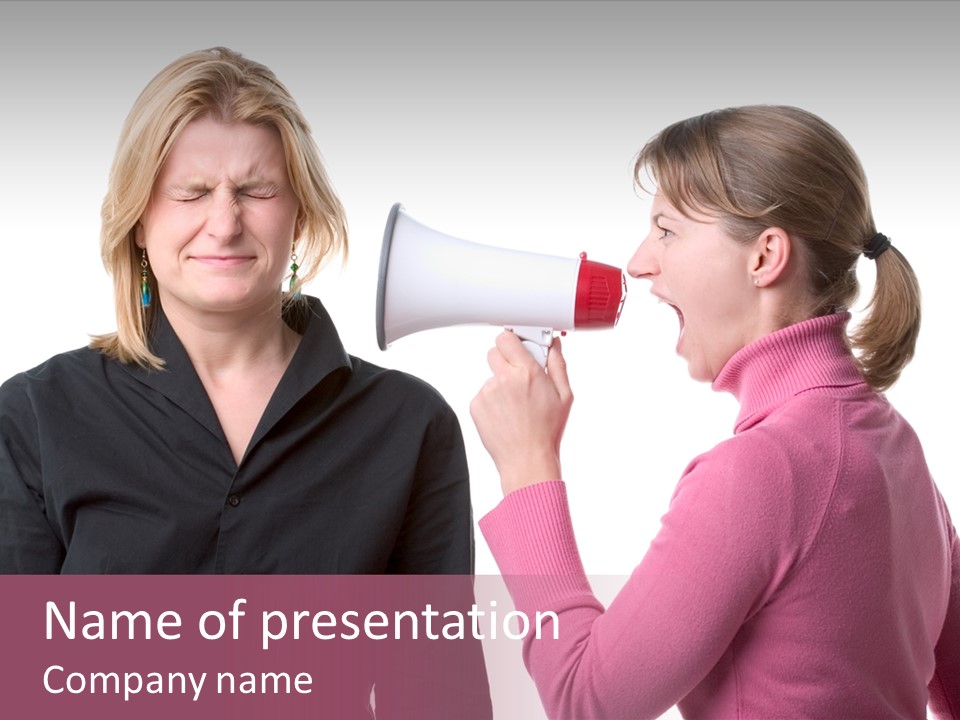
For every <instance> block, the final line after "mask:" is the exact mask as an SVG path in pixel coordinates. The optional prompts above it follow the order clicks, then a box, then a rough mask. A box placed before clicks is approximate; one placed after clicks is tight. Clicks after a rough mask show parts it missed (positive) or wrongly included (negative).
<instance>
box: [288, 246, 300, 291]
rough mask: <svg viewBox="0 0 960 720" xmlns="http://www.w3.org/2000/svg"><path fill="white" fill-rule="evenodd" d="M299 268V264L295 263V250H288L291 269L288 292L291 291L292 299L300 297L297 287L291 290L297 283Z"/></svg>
mask: <svg viewBox="0 0 960 720" xmlns="http://www.w3.org/2000/svg"><path fill="white" fill-rule="evenodd" d="M299 269H300V266H299V265H297V253H296V251H291V252H290V271H291V272H292V273H293V274H292V275H291V276H290V288H289V289H290V292H292V293H293V297H294V299H298V298H299V297H300V289H299V288H297V290H296V292H294V290H293V288H294V286H295V285H296V284H297V270H299Z"/></svg>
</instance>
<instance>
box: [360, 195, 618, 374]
mask: <svg viewBox="0 0 960 720" xmlns="http://www.w3.org/2000/svg"><path fill="white" fill-rule="evenodd" d="M626 291H627V286H626V279H625V278H624V276H623V272H622V271H621V270H620V269H619V268H615V267H612V266H610V265H603V264H602V263H598V262H593V261H592V260H587V258H586V253H581V254H580V256H579V257H577V258H562V257H554V256H552V255H543V254H540V253H531V252H522V251H517V250H507V249H504V248H498V247H491V246H489V245H481V244H478V243H473V242H469V241H467V240H461V239H460V238H456V237H452V236H450V235H445V234H443V233H441V232H438V231H436V230H433V229H431V228H429V227H427V226H426V225H423V224H422V223H420V222H417V221H416V220H414V219H413V218H411V217H410V216H409V215H408V214H407V213H406V212H405V211H404V209H403V206H402V205H401V204H400V203H396V204H395V205H394V206H393V207H392V208H391V209H390V214H389V216H388V217H387V224H386V227H385V228H384V231H383V246H382V248H381V251H380V277H379V282H378V284H377V343H378V344H379V345H380V349H381V350H386V349H387V347H388V346H389V345H390V343H392V342H393V341H394V340H397V339H398V338H402V337H405V336H406V335H410V334H411V333H415V332H420V331H421V330H429V329H432V328H439V327H447V326H451V325H470V324H486V325H501V326H503V327H505V328H507V329H508V330H512V331H513V332H515V333H516V334H517V335H518V336H519V337H520V339H521V340H522V341H523V344H524V346H525V347H526V348H527V350H528V351H529V352H530V354H531V355H533V357H534V358H536V360H537V362H539V363H540V364H541V366H542V365H545V363H546V359H547V349H548V348H549V347H550V344H551V342H552V341H553V333H554V332H556V331H567V330H581V329H588V328H610V327H614V326H615V325H616V324H617V321H618V320H619V319H620V311H621V310H622V308H623V301H624V299H625V297H626Z"/></svg>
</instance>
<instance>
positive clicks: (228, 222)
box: [207, 192, 241, 240]
mask: <svg viewBox="0 0 960 720" xmlns="http://www.w3.org/2000/svg"><path fill="white" fill-rule="evenodd" d="M209 208H210V210H209V213H208V215H207V232H208V233H209V234H210V236H211V237H214V238H217V239H218V240H231V239H233V238H235V237H236V236H237V235H239V234H240V229H241V225H240V203H238V202H237V199H236V198H235V197H234V196H233V195H232V194H230V193H225V192H222V193H217V194H216V195H215V196H214V199H213V202H212V203H210V205H209Z"/></svg>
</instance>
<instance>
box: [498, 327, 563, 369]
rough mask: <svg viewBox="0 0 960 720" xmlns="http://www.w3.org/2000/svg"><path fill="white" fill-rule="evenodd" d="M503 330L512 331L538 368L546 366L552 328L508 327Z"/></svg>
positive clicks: (551, 338) (551, 340)
mask: <svg viewBox="0 0 960 720" xmlns="http://www.w3.org/2000/svg"><path fill="white" fill-rule="evenodd" d="M504 329H505V330H510V331H512V332H513V333H514V334H515V335H516V336H517V337H519V338H520V342H521V344H522V345H523V346H524V347H525V348H526V349H527V352H528V353H530V355H532V356H533V359H534V360H536V361H537V363H539V365H540V367H542V368H545V367H546V366H547V351H548V350H549V349H550V345H551V344H552V343H553V328H535V327H523V326H520V327H508V328H504Z"/></svg>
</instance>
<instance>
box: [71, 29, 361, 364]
mask: <svg viewBox="0 0 960 720" xmlns="http://www.w3.org/2000/svg"><path fill="white" fill-rule="evenodd" d="M205 116H210V117H213V118H215V119H216V120H218V121H221V122H242V123H250V124H253V125H262V126H268V127H273V128H275V129H276V130H277V131H278V132H279V133H280V138H281V140H282V142H283V150H284V155H285V157H286V163H287V171H288V173H289V176H290V183H291V186H292V188H293V191H294V193H295V194H296V196H297V199H298V200H299V202H300V210H299V215H298V223H297V227H298V231H299V232H298V235H297V238H296V241H295V248H296V253H297V263H298V265H299V268H298V270H297V281H296V283H295V285H294V287H293V288H291V292H289V293H284V296H283V303H284V306H286V305H287V304H289V303H291V302H294V301H296V298H297V296H298V293H297V291H298V290H299V289H300V287H302V286H303V285H304V284H305V283H307V282H309V281H310V280H311V279H312V278H313V277H315V276H316V274H317V272H319V270H320V269H321V267H322V266H323V264H324V262H325V261H326V260H328V259H329V258H330V257H333V256H336V255H337V254H342V256H343V257H344V258H345V257H346V254H347V221H346V216H345V213H344V210H343V206H342V205H341V203H340V200H339V198H338V197H337V195H336V193H335V192H334V190H333V187H332V186H331V184H330V181H329V179H328V178H327V174H326V171H325V170H324V168H323V163H322V162H321V159H320V153H319V151H318V150H317V147H316V144H315V143H314V141H313V138H312V136H311V134H310V126H309V124H308V123H307V121H306V119H305V118H304V116H303V114H302V113H301V111H300V109H299V108H298V107H297V104H296V102H295V101H294V100H293V97H292V96H291V95H290V92H289V91H288V90H287V88H286V87H284V85H283V84H282V83H281V82H280V81H279V80H278V79H277V77H276V76H275V75H274V73H273V72H272V71H271V70H270V69H269V68H267V67H265V66H264V65H261V64H260V63H257V62H254V61H252V60H249V59H247V58H245V57H243V56H242V55H240V54H239V53H237V52H234V51H232V50H229V49H227V48H222V47H216V48H211V49H208V50H200V51H198V52H193V53H189V54H187V55H184V56H183V57H181V58H179V59H177V60H175V61H173V62H172V63H171V64H170V65H168V66H167V67H166V68H164V69H163V70H161V71H160V72H159V73H158V74H157V75H156V77H154V78H153V79H152V80H151V81H150V82H149V83H148V84H147V86H146V87H145V88H144V89H143V91H142V92H141V93H140V96H139V97H138V98H137V100H136V101H135V102H134V104H133V107H132V108H131V110H130V113H129V115H128V116H127V119H126V122H125V123H124V126H123V129H122V131H121V133H120V139H119V141H118V144H117V151H116V154H115V156H114V160H113V166H112V167H111V170H110V178H109V182H108V188H107V194H106V196H105V197H104V199H103V205H102V208H101V221H102V224H101V231H100V254H101V256H102V258H103V264H104V266H105V267H106V269H107V271H108V272H109V273H110V274H111V275H112V277H113V286H114V303H115V306H116V315H117V332H116V333H110V334H107V335H99V336H95V337H93V339H92V341H91V343H90V346H91V347H93V348H97V349H99V350H101V351H102V352H104V353H105V354H107V355H108V356H110V357H113V358H115V359H117V360H119V361H120V362H124V363H137V364H140V365H143V366H147V367H153V368H160V367H162V366H163V359H162V358H159V357H157V356H156V355H154V353H153V352H152V351H151V349H150V345H149V332H150V327H151V325H152V322H153V318H154V316H155V314H156V307H157V304H158V301H156V300H155V301H154V302H153V303H152V304H151V306H150V307H149V308H143V307H142V305H141V301H140V273H141V267H140V263H141V259H142V256H141V251H140V250H139V249H138V248H137V246H136V244H135V228H136V225H137V222H138V221H139V220H140V217H141V215H143V212H144V210H145V209H146V207H147V204H148V202H149V200H150V195H151V193H152V192H153V185H154V182H155V181H156V179H157V176H158V175H159V172H160V168H161V167H162V165H163V163H164V161H165V160H166V158H167V155H168V154H169V152H170V149H171V147H172V146H173V144H174V142H176V140H177V137H178V136H179V134H180V132H181V131H182V130H183V128H184V127H185V126H186V125H187V124H188V123H190V122H192V121H193V120H196V119H198V118H201V117H205ZM155 282H156V281H155V280H154V279H153V278H152V277H151V279H150V284H151V293H152V295H153V297H154V298H157V297H158V293H157V288H156V284H155Z"/></svg>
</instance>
